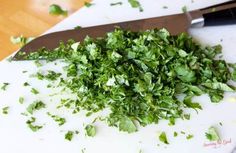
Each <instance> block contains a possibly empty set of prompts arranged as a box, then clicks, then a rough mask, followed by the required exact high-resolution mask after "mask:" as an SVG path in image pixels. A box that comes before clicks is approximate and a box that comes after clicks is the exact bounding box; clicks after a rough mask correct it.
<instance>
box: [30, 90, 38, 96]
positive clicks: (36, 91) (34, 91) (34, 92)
mask: <svg viewBox="0 0 236 153" xmlns="http://www.w3.org/2000/svg"><path fill="white" fill-rule="evenodd" d="M31 92H32V93H33V94H35V95H37V94H39V91H38V90H36V89H35V88H32V89H31Z"/></svg>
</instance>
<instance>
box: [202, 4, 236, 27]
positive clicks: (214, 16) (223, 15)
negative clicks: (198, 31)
mask: <svg viewBox="0 0 236 153" xmlns="http://www.w3.org/2000/svg"><path fill="white" fill-rule="evenodd" d="M203 18H204V26H218V25H231V24H236V7H234V8H230V9H225V10H221V11H214V10H213V11H212V12H211V13H206V14H203Z"/></svg>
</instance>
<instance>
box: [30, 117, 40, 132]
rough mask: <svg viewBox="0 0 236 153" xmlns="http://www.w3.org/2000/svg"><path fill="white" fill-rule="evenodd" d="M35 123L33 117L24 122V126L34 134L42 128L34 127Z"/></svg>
mask: <svg viewBox="0 0 236 153" xmlns="http://www.w3.org/2000/svg"><path fill="white" fill-rule="evenodd" d="M35 121H36V118H35V117H31V118H30V119H29V120H27V121H26V124H27V125H28V127H29V128H30V129H31V130H32V131H33V132H36V131H38V130H40V129H42V128H43V126H40V125H35Z"/></svg>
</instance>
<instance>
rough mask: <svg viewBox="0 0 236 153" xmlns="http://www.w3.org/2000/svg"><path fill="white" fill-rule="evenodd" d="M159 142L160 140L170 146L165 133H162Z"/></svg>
mask: <svg viewBox="0 0 236 153" xmlns="http://www.w3.org/2000/svg"><path fill="white" fill-rule="evenodd" d="M159 140H160V141H161V142H163V143H165V144H169V142H168V140H167V137H166V133H165V132H162V133H161V134H160V135H159Z"/></svg>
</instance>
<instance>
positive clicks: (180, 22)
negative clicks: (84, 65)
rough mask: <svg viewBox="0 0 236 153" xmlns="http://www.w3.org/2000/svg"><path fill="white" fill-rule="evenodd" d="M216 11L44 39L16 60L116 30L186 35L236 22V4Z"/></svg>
mask: <svg viewBox="0 0 236 153" xmlns="http://www.w3.org/2000/svg"><path fill="white" fill-rule="evenodd" d="M213 7H214V8H215V10H217V12H211V11H212V7H209V8H205V9H202V10H195V11H191V12H186V13H182V14H175V15H168V16H162V17H154V18H149V19H141V20H134V21H128V22H120V23H113V24H107V25H99V26H93V27H86V28H81V29H73V30H65V31H59V32H54V33H50V34H46V35H42V36H40V37H38V38H36V39H34V40H32V41H31V42H29V43H28V44H26V45H25V46H23V47H22V48H21V49H20V50H19V51H18V52H17V53H16V54H15V56H14V57H13V60H24V58H23V57H22V56H21V55H22V54H24V55H27V54H29V53H31V52H35V51H37V50H38V49H40V48H42V47H44V48H46V49H49V50H52V49H54V48H56V47H58V46H59V43H60V42H64V43H66V42H67V41H68V40H69V39H73V40H75V41H83V40H84V38H85V37H86V36H90V37H92V38H96V37H102V36H104V35H105V34H106V33H107V32H111V31H113V30H114V29H115V28H116V27H120V28H122V29H124V30H131V31H144V30H147V29H155V28H158V29H160V28H166V29H167V30H168V31H169V32H170V33H171V34H172V35H177V34H179V33H182V32H187V31H188V28H189V27H190V26H194V27H202V26H204V25H207V24H208V25H210V26H212V25H214V23H215V25H221V24H225V21H228V22H227V23H228V24H232V23H234V22H235V21H236V18H235V16H236V3H235V1H230V2H226V3H224V4H221V5H217V6H213ZM233 7H235V8H233ZM232 8H233V9H232ZM227 11H228V12H227ZM209 12H211V13H209ZM222 14H223V18H222ZM217 15H218V16H217ZM204 16H205V18H204ZM224 17H226V19H227V20H225V19H224ZM214 20H216V21H217V22H215V21H214ZM204 21H205V22H204Z"/></svg>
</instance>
